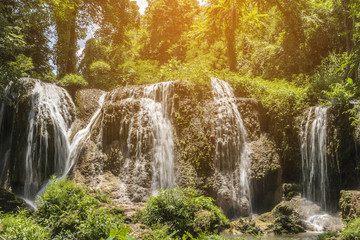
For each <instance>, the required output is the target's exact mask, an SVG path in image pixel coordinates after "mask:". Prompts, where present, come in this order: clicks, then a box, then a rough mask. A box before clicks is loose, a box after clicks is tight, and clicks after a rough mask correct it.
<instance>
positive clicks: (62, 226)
mask: <svg viewBox="0 0 360 240" xmlns="http://www.w3.org/2000/svg"><path fill="white" fill-rule="evenodd" d="M37 204H38V211H37V212H36V217H37V219H38V221H39V223H41V224H42V225H45V226H48V227H49V228H51V229H52V232H53V234H55V235H56V234H57V233H59V232H61V231H65V230H70V231H71V232H74V231H75V229H76V228H77V227H78V226H79V224H80V222H81V221H82V220H84V219H86V218H87V215H88V214H87V210H88V209H90V208H95V207H96V206H97V201H96V199H94V198H93V197H91V196H90V195H89V194H88V191H87V189H86V188H84V187H81V186H77V185H75V184H74V183H73V182H72V181H69V180H58V179H53V180H51V182H50V184H49V186H48V188H47V190H46V192H45V193H44V194H43V195H42V196H40V197H39V198H38V199H37Z"/></svg>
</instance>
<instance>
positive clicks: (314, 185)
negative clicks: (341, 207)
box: [300, 107, 342, 232]
mask: <svg viewBox="0 0 360 240" xmlns="http://www.w3.org/2000/svg"><path fill="white" fill-rule="evenodd" d="M327 110H328V108H326V107H312V108H310V110H309V113H308V115H307V117H306V118H305V119H304V120H303V121H302V123H301V133H300V142H301V158H302V185H303V197H304V198H306V199H307V200H306V201H305V202H304V204H303V206H302V208H303V209H304V210H303V211H302V212H303V213H305V214H303V218H304V222H305V224H306V225H307V228H308V229H311V230H312V231H316V232H322V231H329V230H331V231H333V230H340V229H341V228H342V224H341V220H340V218H339V217H338V216H332V215H330V214H328V213H327V212H326V211H327V210H328V205H329V203H328V201H327V199H328V197H329V179H328V173H327V171H328V166H327V165H328V162H327V160H328V159H327V153H326V147H327V145H326V137H327V136H326V130H327ZM314 203H316V204H318V205H319V206H318V205H316V204H314Z"/></svg>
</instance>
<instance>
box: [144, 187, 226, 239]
mask: <svg viewBox="0 0 360 240" xmlns="http://www.w3.org/2000/svg"><path fill="white" fill-rule="evenodd" d="M144 221H145V224H146V225H147V226H149V227H152V228H156V227H157V226H160V225H168V226H169V229H168V233H172V232H176V236H182V235H183V234H185V232H189V233H190V234H192V235H194V236H195V237H196V236H197V235H198V234H199V233H201V232H209V233H213V232H218V231H219V230H221V229H222V228H224V227H226V226H229V221H228V219H227V218H226V217H225V216H224V215H223V214H222V213H221V211H220V209H219V208H218V207H217V206H215V205H214V200H213V199H212V198H209V197H204V196H200V195H199V194H198V193H197V192H196V191H195V190H193V189H191V188H174V189H166V190H160V191H159V192H158V194H157V195H156V196H153V197H151V198H150V199H149V201H148V204H147V206H146V208H145V213H144Z"/></svg>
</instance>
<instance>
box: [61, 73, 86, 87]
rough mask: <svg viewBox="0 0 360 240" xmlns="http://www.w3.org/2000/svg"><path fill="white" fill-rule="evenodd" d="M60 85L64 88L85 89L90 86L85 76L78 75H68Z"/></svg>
mask: <svg viewBox="0 0 360 240" xmlns="http://www.w3.org/2000/svg"><path fill="white" fill-rule="evenodd" d="M59 84H60V85H61V86H64V87H70V86H76V87H85V86H87V85H88V83H87V82H86V81H85V79H84V78H83V76H81V75H77V74H67V75H66V76H65V77H63V78H62V79H61V80H60V81H59Z"/></svg>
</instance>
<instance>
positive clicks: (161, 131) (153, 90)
mask: <svg viewBox="0 0 360 240" xmlns="http://www.w3.org/2000/svg"><path fill="white" fill-rule="evenodd" d="M173 92H174V90H173V83H172V82H164V83H158V84H154V85H150V86H148V87H145V89H144V99H142V101H141V103H140V105H141V107H142V109H143V110H145V111H146V112H147V113H148V114H149V115H150V118H151V124H152V128H153V158H154V162H153V177H152V191H153V193H155V192H156V191H158V190H159V189H160V188H171V187H174V186H175V174H174V140H173V133H172V125H171V122H170V119H169V114H170V113H171V107H172V105H171V104H168V103H169V102H170V100H171V98H172V96H173Z"/></svg>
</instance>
